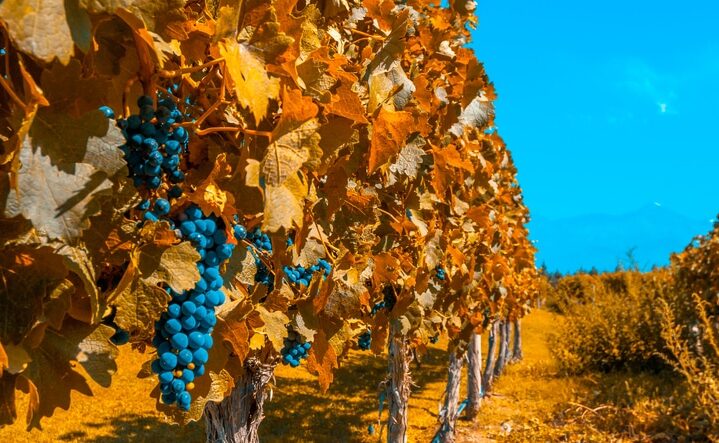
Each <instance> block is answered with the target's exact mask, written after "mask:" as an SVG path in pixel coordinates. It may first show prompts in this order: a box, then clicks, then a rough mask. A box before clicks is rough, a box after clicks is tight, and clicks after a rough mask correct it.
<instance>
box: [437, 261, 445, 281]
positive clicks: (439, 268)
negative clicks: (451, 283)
mask: <svg viewBox="0 0 719 443" xmlns="http://www.w3.org/2000/svg"><path fill="white" fill-rule="evenodd" d="M435 276H436V277H437V279H438V280H441V281H444V280H445V279H446V278H447V272H446V271H445V270H444V268H443V267H442V265H439V266H437V267H436V268H435Z"/></svg>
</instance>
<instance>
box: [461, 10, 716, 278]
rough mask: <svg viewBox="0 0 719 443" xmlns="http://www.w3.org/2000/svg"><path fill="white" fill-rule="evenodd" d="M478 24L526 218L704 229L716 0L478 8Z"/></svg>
mask: <svg viewBox="0 0 719 443" xmlns="http://www.w3.org/2000/svg"><path fill="white" fill-rule="evenodd" d="M477 14H478V15H479V20H480V23H479V28H478V29H477V30H476V31H475V32H474V35H473V42H472V44H471V45H470V46H471V47H472V48H473V49H474V50H475V51H476V53H477V55H478V57H479V59H480V60H482V61H483V62H484V63H485V67H486V69H487V72H488V74H489V76H490V78H491V79H492V80H493V81H494V83H495V86H496V90H497V92H498V94H499V98H498V100H497V102H496V108H497V118H496V123H497V126H498V127H499V130H500V133H501V134H502V136H503V137H504V139H505V140H506V142H507V143H508V145H509V147H510V149H511V150H512V152H513V155H514V159H515V162H516V164H517V166H518V168H519V180H520V183H521V185H522V187H523V190H524V194H525V201H526V203H527V205H528V206H529V208H530V210H531V211H532V213H533V215H534V216H536V219H537V222H540V220H544V219H560V218H567V217H573V216H578V215H585V214H623V213H628V212H632V211H635V210H637V209H639V208H642V207H645V206H647V205H653V204H654V203H655V202H656V203H658V204H661V205H662V206H663V207H665V208H668V209H670V210H672V211H674V212H677V213H679V214H681V215H683V216H685V217H687V218H690V219H693V220H702V221H706V222H707V230H708V229H709V223H708V221H709V220H710V219H712V218H713V217H714V216H715V215H716V214H717V213H718V212H719V192H718V191H719V184H718V181H719V1H717V0H713V1H711V0H701V1H699V0H687V1H684V2H669V1H664V0H659V1H656V0H655V1H648V0H624V1H621V2H620V1H616V0H605V1H602V2H577V1H568V0H553V1H549V2H538V1H536V0H521V1H519V0H517V1H512V0H480V1H479V2H478V10H477ZM694 234H699V233H698V232H694V233H686V236H687V242H688V240H689V239H690V238H691V236H692V235H694ZM537 240H539V243H538V246H539V245H540V244H541V240H542V239H541V238H540V239H537ZM630 246H631V245H628V246H627V247H630ZM681 247H683V244H682V245H678V247H677V248H678V249H680V248H681ZM540 255H541V246H540ZM544 258H545V259H547V260H548V261H551V257H544ZM550 267H551V266H550Z"/></svg>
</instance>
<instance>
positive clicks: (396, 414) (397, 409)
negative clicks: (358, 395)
mask: <svg viewBox="0 0 719 443" xmlns="http://www.w3.org/2000/svg"><path fill="white" fill-rule="evenodd" d="M408 348H409V346H408V342H407V338H406V337H405V336H404V335H402V332H401V326H400V324H399V322H398V321H397V320H393V321H392V324H391V326H390V337H389V367H388V372H389V380H388V382H389V383H388V386H387V398H388V399H389V402H388V403H389V417H388V423H387V442H388V443H406V442H407V414H408V409H409V405H408V403H409V395H410V392H411V390H410V385H411V383H412V378H411V376H410V372H409V364H410V357H411V355H410V352H409V349H408Z"/></svg>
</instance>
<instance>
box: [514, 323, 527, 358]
mask: <svg viewBox="0 0 719 443" xmlns="http://www.w3.org/2000/svg"><path fill="white" fill-rule="evenodd" d="M523 358H524V354H523V353H522V322H521V320H519V319H516V320H514V345H513V346H512V360H511V361H512V363H516V362H518V361H520V360H522V359H523Z"/></svg>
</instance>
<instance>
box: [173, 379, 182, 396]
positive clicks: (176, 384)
mask: <svg viewBox="0 0 719 443" xmlns="http://www.w3.org/2000/svg"><path fill="white" fill-rule="evenodd" d="M172 390H173V391H175V392H177V393H178V394H179V393H180V392H182V391H184V390H185V382H184V381H182V380H180V379H179V378H176V379H174V380H172Z"/></svg>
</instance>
